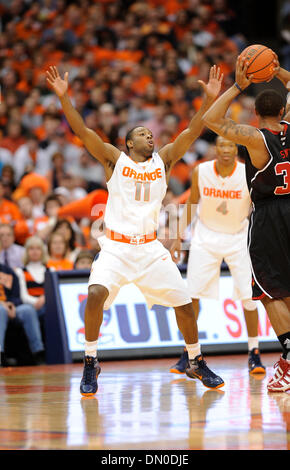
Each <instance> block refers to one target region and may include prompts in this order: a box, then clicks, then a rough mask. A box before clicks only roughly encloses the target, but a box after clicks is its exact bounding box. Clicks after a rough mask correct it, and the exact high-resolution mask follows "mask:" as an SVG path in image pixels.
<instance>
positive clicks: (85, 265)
mask: <svg viewBox="0 0 290 470" xmlns="http://www.w3.org/2000/svg"><path fill="white" fill-rule="evenodd" d="M93 261H94V255H93V254H92V252H91V251H89V250H82V251H80V252H79V254H78V255H77V257H76V260H75V263H74V269H80V270H81V269H84V270H86V269H87V270H90V269H91V267H92V263H93Z"/></svg>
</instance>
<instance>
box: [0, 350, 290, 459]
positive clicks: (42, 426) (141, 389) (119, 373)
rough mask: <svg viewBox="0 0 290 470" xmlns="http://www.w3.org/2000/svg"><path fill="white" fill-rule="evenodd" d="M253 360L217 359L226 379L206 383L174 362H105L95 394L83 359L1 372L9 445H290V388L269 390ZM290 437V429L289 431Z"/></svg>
mask: <svg viewBox="0 0 290 470" xmlns="http://www.w3.org/2000/svg"><path fill="white" fill-rule="evenodd" d="M277 356H278V355H277V354H276V353H275V354H264V355H263V361H264V363H265V365H266V366H267V375H266V376H265V375H262V376H259V377H257V378H255V377H252V376H249V374H248V371H247V357H246V356H245V355H237V356H219V357H208V358H207V360H208V363H209V365H210V367H212V368H213V369H214V371H215V372H216V373H218V374H219V375H221V376H222V377H223V379H224V380H225V382H226V385H225V387H224V388H223V389H219V390H217V391H214V390H208V389H206V388H205V387H204V386H203V385H202V384H201V383H200V382H199V381H198V382H197V381H194V380H190V379H188V378H186V377H185V376H183V375H175V374H171V373H169V367H170V365H171V364H172V363H173V362H174V359H175V358H173V360H172V359H154V360H138V361H119V362H103V363H102V373H101V375H100V378H99V390H98V393H97V395H96V397H95V398H91V399H86V398H82V397H81V396H80V394H79V382H80V376H81V373H82V365H81V364H74V365H58V366H44V367H34V368H33V367H30V368H17V369H1V370H0V392H1V393H0V448H1V449H111V450H113V449H132V450H134V449H147V450H148V449H151V450H153V449H154V450H158V449H175V450H177V449H186V450H188V449H192V450H193V449H206V450H207V449H208V450H209V449H234V450H236V449H251V450H259V449H279V450H283V449H289V447H290V446H289V437H288V440H287V431H288V433H289V429H290V394H289V393H278V394H269V393H268V392H267V389H266V383H267V379H268V377H269V375H270V374H271V368H272V365H273V363H274V362H275V360H276V359H277ZM288 436H289V434H288Z"/></svg>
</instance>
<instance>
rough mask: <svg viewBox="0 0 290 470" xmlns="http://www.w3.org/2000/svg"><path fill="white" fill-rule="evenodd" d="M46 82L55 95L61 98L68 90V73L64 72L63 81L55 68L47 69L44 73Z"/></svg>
mask: <svg viewBox="0 0 290 470" xmlns="http://www.w3.org/2000/svg"><path fill="white" fill-rule="evenodd" d="M46 81H47V82H48V83H49V85H50V86H51V88H52V89H53V91H54V92H55V93H56V95H57V96H58V97H59V98H61V97H62V96H63V95H64V94H65V93H66V92H67V89H68V72H65V74H64V79H62V78H61V77H60V75H59V73H58V70H57V68H56V67H52V66H51V67H49V70H47V71H46Z"/></svg>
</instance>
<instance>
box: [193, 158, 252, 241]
mask: <svg viewBox="0 0 290 470" xmlns="http://www.w3.org/2000/svg"><path fill="white" fill-rule="evenodd" d="M198 186H199V192H200V202H199V206H198V217H199V219H200V221H201V222H202V224H204V225H205V226H206V227H207V228H209V229H211V230H214V231H215V232H224V233H237V232H240V231H241V230H243V229H246V228H247V227H248V218H247V217H248V215H249V210H250V206H251V199H250V195H249V191H248V186H247V181H246V173H245V165H244V164H243V163H240V162H239V161H237V162H236V166H235V169H234V170H233V172H232V174H231V175H229V176H226V177H225V178H223V177H222V176H220V175H219V174H218V173H217V170H216V160H213V161H212V160H211V161H209V162H204V163H201V164H200V165H199V167H198Z"/></svg>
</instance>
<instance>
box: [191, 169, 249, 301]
mask: <svg viewBox="0 0 290 470" xmlns="http://www.w3.org/2000/svg"><path fill="white" fill-rule="evenodd" d="M198 170H199V172H198V186H199V192H200V201H199V204H198V210H197V222H196V224H195V227H194V233H193V237H192V240H191V246H190V253H189V259H188V269H187V282H188V287H189V294H190V296H191V298H193V299H200V298H207V299H216V300H217V299H218V298H219V277H220V267H221V263H222V261H223V260H224V261H225V262H226V263H227V265H228V267H229V270H230V272H231V275H232V277H233V281H234V292H233V298H234V299H239V300H246V299H251V298H252V289H251V280H252V278H251V267H250V260H249V255H248V250H247V231H248V215H249V211H250V207H251V200H250V195H249V191H248V187H247V182H246V175H245V165H244V164H243V163H240V162H239V161H237V162H236V166H235V168H234V171H233V172H232V174H231V175H230V176H227V177H225V178H223V177H222V176H220V175H219V174H218V173H217V171H216V160H213V161H209V162H205V163H201V164H200V165H199V167H198Z"/></svg>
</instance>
